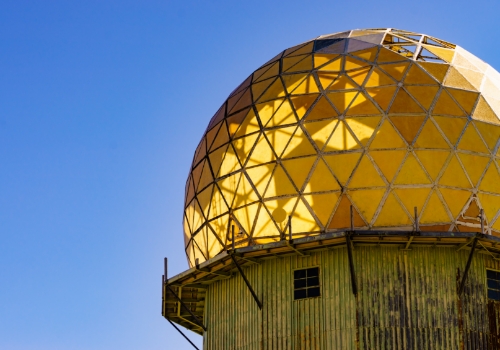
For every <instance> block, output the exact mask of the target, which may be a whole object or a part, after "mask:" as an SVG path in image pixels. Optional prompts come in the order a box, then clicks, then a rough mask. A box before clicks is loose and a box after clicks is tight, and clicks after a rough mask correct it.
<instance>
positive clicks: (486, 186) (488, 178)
mask: <svg viewBox="0 0 500 350" xmlns="http://www.w3.org/2000/svg"><path fill="white" fill-rule="evenodd" d="M479 189H480V190H482V191H485V192H491V193H500V174H499V173H498V169H497V167H496V166H495V163H493V162H492V163H491V164H490V166H489V167H488V170H486V174H484V177H483V179H482V180H481V184H480V185H479Z"/></svg>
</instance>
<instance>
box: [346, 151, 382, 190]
mask: <svg viewBox="0 0 500 350" xmlns="http://www.w3.org/2000/svg"><path fill="white" fill-rule="evenodd" d="M348 186H349V188H362V187H374V186H385V182H384V180H382V178H381V177H380V174H379V173H378V172H377V170H376V169H375V167H374V166H373V163H372V162H371V160H370V159H368V157H367V156H363V157H362V158H361V161H360V162H359V165H358V167H357V168H356V170H355V171H354V174H353V175H352V177H351V181H349V184H348Z"/></svg>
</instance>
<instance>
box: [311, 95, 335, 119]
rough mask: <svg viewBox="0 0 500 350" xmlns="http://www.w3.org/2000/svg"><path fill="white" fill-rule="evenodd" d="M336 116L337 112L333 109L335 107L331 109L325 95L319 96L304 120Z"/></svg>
mask: <svg viewBox="0 0 500 350" xmlns="http://www.w3.org/2000/svg"><path fill="white" fill-rule="evenodd" d="M336 116H338V113H337V112H336V111H335V109H333V107H332V105H331V104H330V102H328V100H327V99H326V98H325V97H323V96H321V97H320V98H319V100H318V102H316V104H315V105H314V107H312V108H311V109H310V110H309V113H308V115H307V117H306V119H305V120H307V121H312V120H320V119H325V118H331V117H336Z"/></svg>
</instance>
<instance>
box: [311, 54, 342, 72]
mask: <svg viewBox="0 0 500 350" xmlns="http://www.w3.org/2000/svg"><path fill="white" fill-rule="evenodd" d="M338 57H339V55H324V54H320V53H315V54H314V68H318V67H319V66H322V65H324V64H325V63H327V62H330V61H332V60H334V59H336V58H338ZM339 61H340V60H339ZM338 70H340V66H339V69H338Z"/></svg>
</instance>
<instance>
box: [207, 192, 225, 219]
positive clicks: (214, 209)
mask: <svg viewBox="0 0 500 350" xmlns="http://www.w3.org/2000/svg"><path fill="white" fill-rule="evenodd" d="M227 211H228V207H227V204H226V202H225V201H224V197H223V196H222V195H221V192H220V191H219V189H218V187H217V186H214V193H213V194H212V205H211V207H210V212H209V215H208V219H209V220H210V219H212V218H214V217H216V216H219V215H221V214H224V213H225V212H227Z"/></svg>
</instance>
